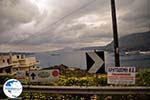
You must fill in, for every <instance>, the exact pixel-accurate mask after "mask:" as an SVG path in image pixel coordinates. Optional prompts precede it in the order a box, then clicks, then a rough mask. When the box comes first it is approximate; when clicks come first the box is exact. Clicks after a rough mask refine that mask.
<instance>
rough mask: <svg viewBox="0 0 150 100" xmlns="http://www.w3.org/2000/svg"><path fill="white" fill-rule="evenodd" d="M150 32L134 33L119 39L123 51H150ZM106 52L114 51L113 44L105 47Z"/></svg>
mask: <svg viewBox="0 0 150 100" xmlns="http://www.w3.org/2000/svg"><path fill="white" fill-rule="evenodd" d="M149 39H150V32H141V33H133V34H130V35H126V36H123V37H121V38H119V47H120V50H121V51H136V50H141V51H150V41H149ZM105 50H107V51H112V50H113V42H111V43H110V44H108V45H107V46H106V47H105Z"/></svg>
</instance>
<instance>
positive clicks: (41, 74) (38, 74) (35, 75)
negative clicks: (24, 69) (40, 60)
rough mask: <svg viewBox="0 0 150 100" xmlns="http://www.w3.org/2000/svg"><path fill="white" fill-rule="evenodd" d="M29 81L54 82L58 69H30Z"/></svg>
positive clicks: (57, 78) (56, 79)
mask: <svg viewBox="0 0 150 100" xmlns="http://www.w3.org/2000/svg"><path fill="white" fill-rule="evenodd" d="M29 76H30V82H54V81H58V80H59V70H58V69H51V70H36V71H30V73H29Z"/></svg>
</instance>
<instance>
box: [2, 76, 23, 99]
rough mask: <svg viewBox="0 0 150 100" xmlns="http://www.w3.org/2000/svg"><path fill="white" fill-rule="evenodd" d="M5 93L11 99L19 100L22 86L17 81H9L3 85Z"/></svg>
mask: <svg viewBox="0 0 150 100" xmlns="http://www.w3.org/2000/svg"><path fill="white" fill-rule="evenodd" d="M3 91H4V93H5V95H6V96H7V97H9V98H17V97H18V96H19V95H20V94H21V93H22V85H21V83H20V82H19V81H18V80H16V79H9V80H7V81H6V82H5V83H4V85H3Z"/></svg>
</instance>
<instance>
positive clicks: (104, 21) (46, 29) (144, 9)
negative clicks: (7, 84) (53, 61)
mask: <svg viewBox="0 0 150 100" xmlns="http://www.w3.org/2000/svg"><path fill="white" fill-rule="evenodd" d="M89 2H90V3H89ZM83 5H88V6H84V7H83V8H82V9H80V10H79V11H76V9H78V8H80V7H81V6H83ZM116 7H117V18H118V30H119V36H122V35H126V34H130V33H133V32H140V31H148V30H149V29H150V28H149V27H150V24H149V20H150V13H149V0H116ZM72 12H73V13H72ZM111 41H112V23H111V6H110V0H93V1H92V0H63V2H60V1H59V0H42V1H40V0H1V1H0V47H1V48H2V49H1V50H8V49H10V48H13V50H15V48H16V49H17V48H18V49H17V50H25V49H26V48H28V49H27V50H30V51H32V50H33V51H34V50H39V51H40V50H51V49H54V48H55V49H56V48H63V47H65V46H72V45H73V46H74V47H82V46H89V45H90V46H91V45H104V44H106V43H109V42H111ZM98 43H99V44H98ZM103 43H104V44H103ZM6 44H7V46H5V45H6ZM39 46H40V47H41V48H39Z"/></svg>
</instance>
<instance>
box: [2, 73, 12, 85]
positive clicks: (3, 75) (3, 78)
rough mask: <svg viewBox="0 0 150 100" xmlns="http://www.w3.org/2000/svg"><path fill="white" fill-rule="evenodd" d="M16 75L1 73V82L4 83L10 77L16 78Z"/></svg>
mask: <svg viewBox="0 0 150 100" xmlns="http://www.w3.org/2000/svg"><path fill="white" fill-rule="evenodd" d="M14 78H15V76H14V75H10V74H1V75H0V84H2V85H3V84H4V83H5V82H6V81H7V80H9V79H14Z"/></svg>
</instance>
